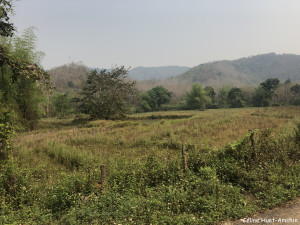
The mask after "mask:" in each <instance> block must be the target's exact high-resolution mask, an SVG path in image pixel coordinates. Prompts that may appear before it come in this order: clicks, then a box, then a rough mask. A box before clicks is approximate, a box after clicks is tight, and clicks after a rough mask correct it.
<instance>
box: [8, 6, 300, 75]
mask: <svg viewBox="0 0 300 225" xmlns="http://www.w3.org/2000/svg"><path fill="white" fill-rule="evenodd" d="M14 5H15V14H16V15H15V16H14V17H13V20H12V21H13V22H14V23H15V26H16V27H17V29H18V31H19V33H21V32H22V31H23V30H24V29H25V28H27V27H29V26H35V27H37V28H38V30H37V32H36V35H37V37H38V50H41V51H43V52H45V54H46V55H45V58H44V59H43V62H42V65H43V66H44V67H45V68H46V69H50V68H52V67H55V66H60V65H62V64H65V63H69V62H71V61H75V62H79V61H82V62H83V63H84V64H85V65H87V66H90V67H100V68H108V67H111V66H113V65H125V66H131V67H135V66H167V65H180V66H196V65H198V64H200V63H205V62H209V61H216V60H222V59H237V58H241V57H244V56H251V55H256V54H263V53H270V52H275V53H294V54H300V1H299V0H85V1H82V0H81V1H79V0H51V1H49V0H20V1H14Z"/></svg>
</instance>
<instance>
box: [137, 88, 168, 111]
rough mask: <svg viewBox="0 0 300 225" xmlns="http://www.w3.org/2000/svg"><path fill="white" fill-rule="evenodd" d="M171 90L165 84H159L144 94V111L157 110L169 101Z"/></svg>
mask: <svg viewBox="0 0 300 225" xmlns="http://www.w3.org/2000/svg"><path fill="white" fill-rule="evenodd" d="M170 98H171V92H170V91H168V90H167V89H166V88H164V87H163V86H157V87H154V88H152V89H151V90H149V91H147V92H146V93H144V94H143V95H142V108H143V109H144V111H146V112H147V111H157V110H159V108H160V107H161V105H162V104H165V103H168V102H169V101H170Z"/></svg>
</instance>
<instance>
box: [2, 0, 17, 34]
mask: <svg viewBox="0 0 300 225" xmlns="http://www.w3.org/2000/svg"><path fill="white" fill-rule="evenodd" d="M11 12H12V5H11V1H9V0H1V5H0V36H4V37H10V36H12V35H13V31H14V30H15V28H14V25H13V24H12V23H10V21H9V14H10V13H11Z"/></svg>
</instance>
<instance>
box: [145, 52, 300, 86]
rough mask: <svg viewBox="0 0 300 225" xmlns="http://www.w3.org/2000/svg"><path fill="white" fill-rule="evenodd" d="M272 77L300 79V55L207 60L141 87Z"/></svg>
mask: <svg viewBox="0 0 300 225" xmlns="http://www.w3.org/2000/svg"><path fill="white" fill-rule="evenodd" d="M268 78H278V79H279V80H281V81H285V80H287V79H290V80H291V81H296V82H299V81H300V56H299V55H293V54H283V55H278V54H275V53H270V54H263V55H257V56H251V57H245V58H241V59H238V60H232V61H229V60H223V61H216V62H212V63H204V64H200V65H198V66H195V67H193V68H191V69H190V70H188V71H187V72H185V73H183V74H181V75H179V76H176V77H171V78H167V79H164V80H159V81H144V82H142V84H141V86H143V87H147V88H151V87H153V86H156V85H158V84H163V85H164V86H168V87H169V88H171V89H174V90H177V89H178V87H179V86H185V87H187V86H190V85H191V84H192V83H196V82H200V83H202V84H203V85H204V86H206V85H209V86H213V87H215V88H218V87H221V86H223V85H232V86H239V87H240V86H252V85H255V86H256V85H258V84H259V83H261V82H262V81H264V80H266V79H268ZM172 87H174V88H172Z"/></svg>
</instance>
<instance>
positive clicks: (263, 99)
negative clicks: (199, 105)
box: [252, 78, 280, 107]
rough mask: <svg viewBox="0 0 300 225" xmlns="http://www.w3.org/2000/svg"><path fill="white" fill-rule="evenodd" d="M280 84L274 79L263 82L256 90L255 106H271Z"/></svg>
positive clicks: (253, 100)
mask: <svg viewBox="0 0 300 225" xmlns="http://www.w3.org/2000/svg"><path fill="white" fill-rule="evenodd" d="M279 83H280V81H279V80H278V79H274V78H271V79H267V80H266V81H264V82H262V83H261V84H260V86H259V87H258V88H257V89H256V91H255V94H254V96H253V98H252V102H253V105H254V106H257V107H265V106H269V105H270V102H271V99H272V96H273V95H274V91H275V90H276V88H277V87H278V86H279Z"/></svg>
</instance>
